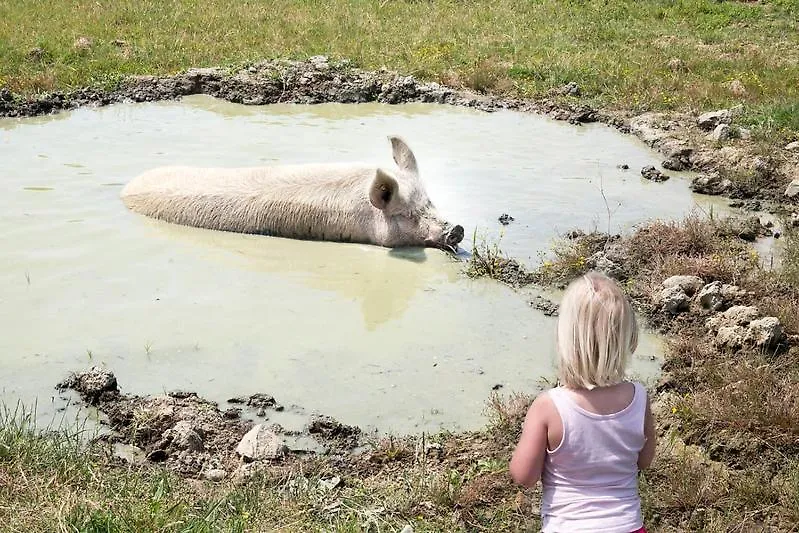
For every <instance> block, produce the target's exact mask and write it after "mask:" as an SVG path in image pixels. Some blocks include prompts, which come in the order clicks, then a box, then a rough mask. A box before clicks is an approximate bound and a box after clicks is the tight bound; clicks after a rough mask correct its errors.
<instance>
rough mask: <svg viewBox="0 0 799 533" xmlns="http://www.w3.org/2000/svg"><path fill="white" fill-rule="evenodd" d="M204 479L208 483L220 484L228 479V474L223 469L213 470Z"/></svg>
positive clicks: (206, 473)
mask: <svg viewBox="0 0 799 533" xmlns="http://www.w3.org/2000/svg"><path fill="white" fill-rule="evenodd" d="M203 477H204V478H205V479H207V480H208V481H213V482H219V481H222V480H224V479H225V478H226V477H227V472H225V471H224V470H222V469H221V468H212V469H211V470H208V471H206V472H205V474H203Z"/></svg>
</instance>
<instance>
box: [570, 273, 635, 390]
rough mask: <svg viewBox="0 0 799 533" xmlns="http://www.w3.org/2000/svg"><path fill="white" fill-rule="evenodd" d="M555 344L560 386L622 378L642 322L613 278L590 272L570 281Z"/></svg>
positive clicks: (610, 382)
mask: <svg viewBox="0 0 799 533" xmlns="http://www.w3.org/2000/svg"><path fill="white" fill-rule="evenodd" d="M556 345H557V352H558V377H559V379H560V382H561V384H562V385H565V386H566V387H568V388H572V389H589V390H590V389H593V388H595V387H607V386H609V385H616V384H617V383H621V382H622V381H623V380H624V373H625V370H626V368H627V362H628V360H629V359H630V356H631V355H632V353H633V352H634V351H635V349H636V348H637V347H638V324H637V322H636V319H635V313H634V312H633V309H632V306H631V305H630V302H629V301H628V300H627V298H626V296H625V295H624V293H623V292H622V291H621V289H620V288H619V286H618V285H616V283H615V282H614V281H613V280H611V279H610V278H608V277H607V276H604V275H602V274H599V273H596V272H589V273H588V274H586V275H584V276H582V277H581V278H579V279H577V280H575V281H573V282H572V283H571V284H570V285H569V287H568V288H567V289H566V293H565V294H564V295H563V300H562V302H561V304H560V310H559V318H558V330H557V335H556Z"/></svg>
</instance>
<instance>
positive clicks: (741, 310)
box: [706, 305, 759, 331]
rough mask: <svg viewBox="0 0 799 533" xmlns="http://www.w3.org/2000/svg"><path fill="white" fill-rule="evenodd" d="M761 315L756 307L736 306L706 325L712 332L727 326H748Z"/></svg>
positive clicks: (713, 318)
mask: <svg viewBox="0 0 799 533" xmlns="http://www.w3.org/2000/svg"><path fill="white" fill-rule="evenodd" d="M758 315H759V311H758V310H757V308H756V307H752V306H748V305H734V306H732V307H730V308H729V309H727V310H726V311H724V312H723V313H721V314H718V315H716V316H714V317H712V318H709V319H708V320H707V322H706V325H707V327H708V328H709V329H711V330H714V331H715V330H718V329H719V328H721V327H725V326H746V325H748V324H749V323H750V322H751V321H752V320H755V319H756V318H757V317H758Z"/></svg>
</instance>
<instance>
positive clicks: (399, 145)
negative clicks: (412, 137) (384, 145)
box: [388, 135, 419, 174]
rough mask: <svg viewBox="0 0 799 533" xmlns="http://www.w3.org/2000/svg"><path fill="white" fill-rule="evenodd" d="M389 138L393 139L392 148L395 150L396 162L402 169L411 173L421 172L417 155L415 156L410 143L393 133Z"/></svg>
mask: <svg viewBox="0 0 799 533" xmlns="http://www.w3.org/2000/svg"><path fill="white" fill-rule="evenodd" d="M388 140H389V141H391V149H392V151H393V152H394V154H393V155H394V162H395V163H396V164H397V166H398V167H399V168H400V170H404V171H406V172H410V173H411V174H419V168H418V167H417V166H416V157H414V155H413V152H411V149H410V148H409V147H408V145H407V144H405V141H403V140H402V139H400V138H399V137H395V136H393V135H392V136H390V137H389V138H388Z"/></svg>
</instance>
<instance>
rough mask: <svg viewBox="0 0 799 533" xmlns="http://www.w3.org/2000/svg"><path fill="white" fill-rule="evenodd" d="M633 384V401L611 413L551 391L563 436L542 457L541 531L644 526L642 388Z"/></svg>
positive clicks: (560, 391) (618, 532) (623, 529)
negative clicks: (640, 478)
mask: <svg viewBox="0 0 799 533" xmlns="http://www.w3.org/2000/svg"><path fill="white" fill-rule="evenodd" d="M634 385H635V394H634V395H633V400H632V402H630V404H629V405H628V406H627V407H625V408H624V409H622V410H621V411H619V412H617V413H613V414H610V415H598V414H594V413H591V412H589V411H586V410H585V409H583V408H581V407H580V406H578V405H577V403H575V401H574V399H573V398H572V397H571V395H570V393H569V391H567V390H566V389H564V388H562V387H557V388H554V389H551V390H550V391H549V393H548V394H549V397H550V398H551V399H552V402H553V403H554V404H555V407H556V408H557V410H558V413H560V418H561V420H562V421H563V440H562V441H561V443H560V445H559V446H558V447H557V448H555V449H554V450H552V451H549V450H547V456H546V458H545V460H544V470H543V472H542V475H541V483H542V485H543V497H542V501H541V521H542V526H543V527H542V531H544V533H549V532H554V531H559V532H560V531H592V532H595V533H600V532H608V533H609V532H613V533H624V532H631V531H635V530H637V529H640V528H641V527H643V521H642V518H641V500H640V498H639V496H638V453H639V452H640V451H641V449H642V448H643V446H644V440H645V438H644V415H645V414H646V389H644V387H643V385H641V384H640V383H634Z"/></svg>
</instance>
